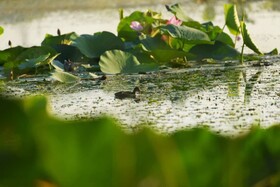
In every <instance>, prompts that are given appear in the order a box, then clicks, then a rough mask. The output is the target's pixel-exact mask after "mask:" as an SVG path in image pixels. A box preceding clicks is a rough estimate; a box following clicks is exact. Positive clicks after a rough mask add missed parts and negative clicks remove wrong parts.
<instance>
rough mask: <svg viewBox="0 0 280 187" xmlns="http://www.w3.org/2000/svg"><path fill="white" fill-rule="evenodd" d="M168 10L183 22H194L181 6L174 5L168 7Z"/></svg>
mask: <svg viewBox="0 0 280 187" xmlns="http://www.w3.org/2000/svg"><path fill="white" fill-rule="evenodd" d="M166 9H167V10H168V11H170V12H172V13H173V14H174V15H175V16H176V17H177V18H178V19H180V20H182V21H186V22H188V21H192V19H191V18H190V17H189V16H187V15H186V14H185V12H184V11H183V10H182V8H181V6H180V5H179V4H174V5H171V6H168V5H166Z"/></svg>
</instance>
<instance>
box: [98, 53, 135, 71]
mask: <svg viewBox="0 0 280 187" xmlns="http://www.w3.org/2000/svg"><path fill="white" fill-rule="evenodd" d="M138 65H140V63H139V61H138V60H137V58H136V57H135V56H134V55H132V54H131V53H128V52H124V51H121V50H111V51H106V52H105V53H104V54H103V55H101V57H100V61H99V66H100V69H101V71H102V72H104V73H108V74H117V73H136V72H139V70H138V69H137V66H138Z"/></svg>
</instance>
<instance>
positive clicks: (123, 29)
mask: <svg viewBox="0 0 280 187" xmlns="http://www.w3.org/2000/svg"><path fill="white" fill-rule="evenodd" d="M132 21H138V22H139V23H140V24H142V26H143V27H144V30H143V31H142V32H143V33H149V32H150V30H149V29H150V27H151V24H152V23H153V22H154V21H155V19H154V18H152V17H150V16H147V15H146V14H145V13H144V12H140V11H135V12H133V13H132V14H131V15H129V16H127V17H125V18H123V19H122V20H121V21H120V23H119V25H118V29H117V31H118V36H119V37H121V38H123V39H124V40H125V41H135V40H137V39H138V36H139V33H138V32H137V31H135V30H133V29H132V28H130V24H131V22H132Z"/></svg>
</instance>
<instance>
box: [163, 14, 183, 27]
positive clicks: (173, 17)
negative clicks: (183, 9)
mask: <svg viewBox="0 0 280 187" xmlns="http://www.w3.org/2000/svg"><path fill="white" fill-rule="evenodd" d="M182 23H183V22H182V21H181V20H179V19H177V18H176V16H172V17H171V18H170V19H169V20H168V21H167V22H166V24H167V25H170V24H172V25H177V26H179V25H181V24H182Z"/></svg>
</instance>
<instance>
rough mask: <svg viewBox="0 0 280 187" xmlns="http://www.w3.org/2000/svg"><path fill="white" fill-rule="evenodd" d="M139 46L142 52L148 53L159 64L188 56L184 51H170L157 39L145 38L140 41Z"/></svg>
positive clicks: (168, 47)
mask: <svg viewBox="0 0 280 187" xmlns="http://www.w3.org/2000/svg"><path fill="white" fill-rule="evenodd" d="M141 44H142V47H143V50H144V51H147V52H149V54H150V55H152V56H153V58H154V59H155V60H156V61H157V62H159V63H164V62H169V61H170V60H172V59H174V58H180V57H184V56H187V55H188V53H186V52H184V51H181V50H177V49H172V48H171V47H170V46H169V45H167V44H166V43H165V42H164V41H163V40H162V39H161V38H159V37H153V38H152V37H146V38H144V39H142V40H141Z"/></svg>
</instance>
